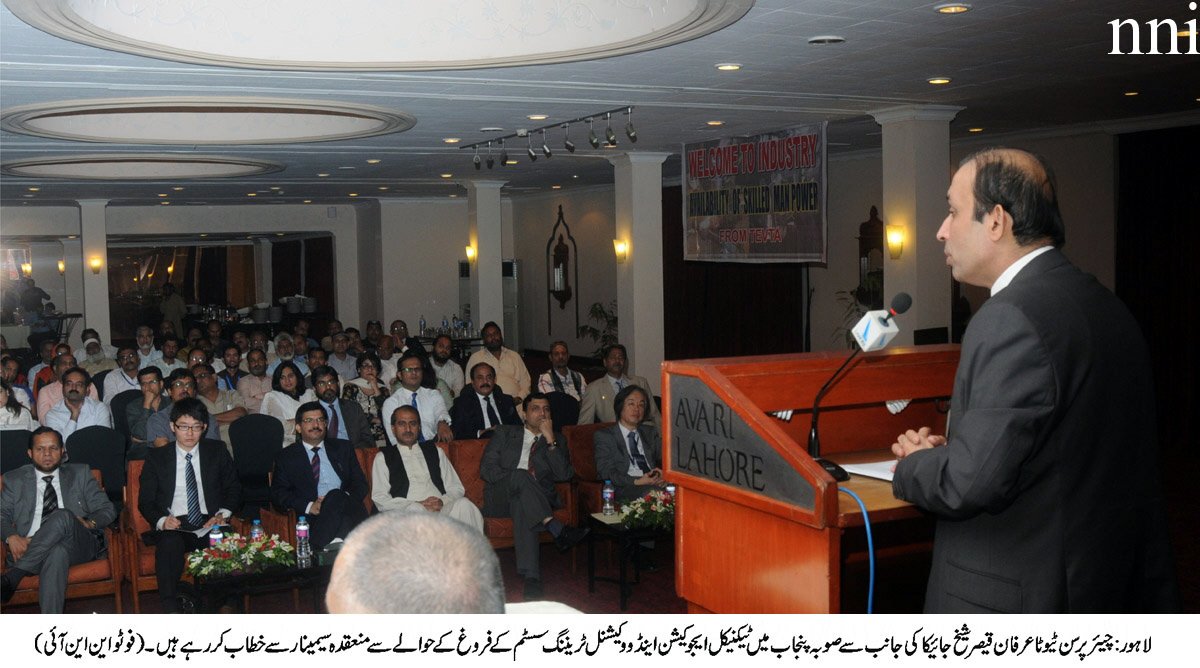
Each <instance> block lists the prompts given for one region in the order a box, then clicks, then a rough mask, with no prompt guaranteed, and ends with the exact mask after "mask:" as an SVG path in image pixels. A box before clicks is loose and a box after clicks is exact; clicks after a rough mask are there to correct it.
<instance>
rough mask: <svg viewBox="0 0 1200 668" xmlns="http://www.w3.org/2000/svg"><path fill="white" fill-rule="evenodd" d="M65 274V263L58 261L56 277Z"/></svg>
mask: <svg viewBox="0 0 1200 668" xmlns="http://www.w3.org/2000/svg"><path fill="white" fill-rule="evenodd" d="M65 273H67V263H66V262H63V261H62V260H59V261H58V275H59V276H62V275H63V274H65Z"/></svg>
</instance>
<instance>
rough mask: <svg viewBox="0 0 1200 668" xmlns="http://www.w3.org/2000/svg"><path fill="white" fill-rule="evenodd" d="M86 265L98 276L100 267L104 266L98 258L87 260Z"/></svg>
mask: <svg viewBox="0 0 1200 668" xmlns="http://www.w3.org/2000/svg"><path fill="white" fill-rule="evenodd" d="M88 265H89V266H91V268H92V273H93V274H96V275H99V274H100V267H102V266H104V262H103V261H102V260H101V259H100V258H98V257H94V258H92V259H90V260H88Z"/></svg>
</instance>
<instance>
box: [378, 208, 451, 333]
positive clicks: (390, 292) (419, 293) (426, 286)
mask: <svg viewBox="0 0 1200 668" xmlns="http://www.w3.org/2000/svg"><path fill="white" fill-rule="evenodd" d="M379 204H380V227H381V229H380V245H379V248H380V249H381V253H382V260H381V264H382V278H383V280H382V285H383V316H384V317H383V318H382V320H383V321H384V323H383V324H384V327H387V325H388V324H389V323H391V321H392V320H395V319H397V318H399V319H402V320H404V321H405V322H407V323H408V328H409V331H410V332H416V331H417V320H418V319H419V318H420V317H421V315H424V316H425V319H426V320H428V321H429V322H431V323H432V322H441V319H442V315H443V314H444V315H445V316H446V317H447V318H449V317H451V316H453V315H454V314H455V313H457V312H458V311H459V309H460V308H461V306H460V304H459V303H458V261H459V260H460V259H463V258H464V257H465V256H464V253H463V249H464V248H465V247H466V245H467V201H466V198H465V197H460V198H457V199H449V198H444V199H410V200H391V199H384V200H380V203H379Z"/></svg>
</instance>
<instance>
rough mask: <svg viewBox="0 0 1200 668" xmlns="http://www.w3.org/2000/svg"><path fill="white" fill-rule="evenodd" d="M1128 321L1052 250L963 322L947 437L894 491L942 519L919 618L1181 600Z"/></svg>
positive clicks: (1145, 392) (917, 458)
mask: <svg viewBox="0 0 1200 668" xmlns="http://www.w3.org/2000/svg"><path fill="white" fill-rule="evenodd" d="M1154 408H1155V406H1154V398H1153V384H1152V379H1151V375H1150V361H1149V357H1148V354H1147V352H1146V346H1145V343H1144V341H1143V339H1142V334H1141V331H1140V328H1139V326H1138V324H1137V323H1136V322H1135V321H1134V319H1133V317H1132V316H1131V315H1130V313H1129V311H1128V310H1127V309H1126V308H1125V306H1124V305H1123V304H1122V303H1121V302H1120V301H1119V300H1118V299H1117V298H1116V297H1115V296H1114V295H1113V294H1112V293H1111V292H1109V291H1108V290H1107V289H1106V288H1104V287H1103V286H1101V285H1100V284H1099V283H1098V282H1097V281H1096V280H1095V278H1093V277H1092V276H1089V275H1087V274H1084V273H1083V272H1081V271H1079V270H1078V269H1077V268H1075V267H1074V266H1073V265H1071V264H1070V263H1069V262H1068V261H1067V260H1066V258H1064V257H1063V256H1062V254H1061V253H1059V252H1058V251H1057V250H1052V251H1049V252H1047V253H1045V254H1044V255H1041V256H1039V257H1036V258H1034V260H1033V261H1032V262H1030V263H1029V264H1028V265H1027V266H1026V267H1024V268H1023V269H1022V270H1021V271H1020V272H1018V273H1017V275H1016V277H1015V278H1014V280H1013V281H1012V283H1011V284H1010V285H1009V286H1008V287H1006V288H1004V289H1003V290H1002V291H1001V292H1000V293H998V294H996V295H995V296H993V297H992V298H990V299H989V300H988V301H987V302H986V303H985V304H984V305H983V307H981V308H980V309H979V311H978V313H976V314H975V316H974V317H973V318H972V319H971V323H970V326H969V327H968V328H967V331H966V334H965V337H964V339H963V344H962V354H961V359H960V360H959V365H958V371H957V373H956V375H955V380H954V395H953V398H952V400H951V412H950V423H949V426H948V429H947V431H948V434H947V436H948V439H949V442H948V444H947V445H945V446H943V447H939V448H934V449H931V450H922V451H918V452H915V453H913V454H911V455H909V456H907V457H905V458H904V459H903V460H901V461H900V463H899V465H898V466H897V467H896V472H895V478H894V480H893V483H892V485H893V490H894V492H895V494H896V496H897V497H898V498H901V499H905V500H907V501H911V502H913V503H915V504H916V505H918V506H920V507H922V508H924V509H926V510H929V511H931V512H933V513H934V514H935V515H937V516H938V526H937V534H936V538H935V540H934V552H933V565H932V569H931V571H930V575H929V586H928V591H927V593H926V599H925V607H926V610H927V611H928V612H989V611H1004V612H1041V613H1047V612H1141V611H1151V610H1154V611H1169V610H1173V609H1175V607H1176V606H1177V605H1178V602H1177V600H1176V592H1175V583H1174V576H1173V567H1172V563H1171V560H1170V554H1169V549H1168V547H1167V534H1166V517H1165V514H1164V511H1163V500H1162V497H1161V492H1160V491H1159V490H1160V489H1161V488H1160V487H1159V473H1158V466H1157V452H1156V451H1157V441H1156V438H1155V430H1154Z"/></svg>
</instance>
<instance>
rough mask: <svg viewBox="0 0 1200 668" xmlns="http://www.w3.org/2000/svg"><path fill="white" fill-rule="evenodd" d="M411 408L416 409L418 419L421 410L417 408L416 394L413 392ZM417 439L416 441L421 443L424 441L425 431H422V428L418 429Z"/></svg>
mask: <svg viewBox="0 0 1200 668" xmlns="http://www.w3.org/2000/svg"><path fill="white" fill-rule="evenodd" d="M412 407H413V408H416V409H417V416H418V417H420V415H421V409H420V408H417V393H416V392H413V396H412ZM417 438H418V440H420V441H421V442H424V441H425V430H424V429H423V428H419V429H418V431H417Z"/></svg>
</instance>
